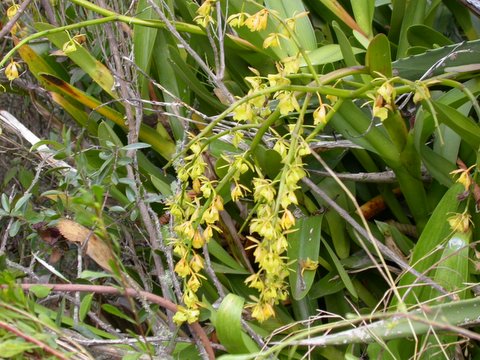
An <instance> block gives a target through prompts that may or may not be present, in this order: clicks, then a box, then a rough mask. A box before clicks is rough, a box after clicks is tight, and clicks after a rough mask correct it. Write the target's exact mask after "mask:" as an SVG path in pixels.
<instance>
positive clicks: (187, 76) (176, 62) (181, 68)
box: [169, 49, 226, 111]
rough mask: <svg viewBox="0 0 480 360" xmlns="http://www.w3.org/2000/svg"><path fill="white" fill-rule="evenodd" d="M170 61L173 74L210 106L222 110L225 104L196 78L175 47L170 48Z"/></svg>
mask: <svg viewBox="0 0 480 360" xmlns="http://www.w3.org/2000/svg"><path fill="white" fill-rule="evenodd" d="M169 54H170V56H171V57H170V59H169V60H170V63H171V65H172V68H173V69H174V70H175V74H176V75H177V76H178V77H179V78H180V79H181V80H182V81H183V82H184V83H185V84H186V86H187V87H188V88H189V89H190V90H191V91H193V92H194V93H195V94H196V95H197V96H198V97H199V98H200V99H202V100H204V101H205V102H206V103H207V104H208V105H210V106H211V107H212V108H214V109H216V110H218V111H223V110H225V108H226V107H225V105H223V104H222V103H221V102H220V101H218V100H217V98H215V97H214V96H213V95H212V93H211V91H210V90H208V89H207V87H206V86H205V85H204V84H203V83H202V82H200V81H199V80H198V78H197V75H196V74H195V73H194V72H193V71H192V69H191V66H190V65H188V64H187V63H186V62H185V60H184V59H183V58H182V57H181V56H180V54H178V51H175V49H172V50H170V52H169Z"/></svg>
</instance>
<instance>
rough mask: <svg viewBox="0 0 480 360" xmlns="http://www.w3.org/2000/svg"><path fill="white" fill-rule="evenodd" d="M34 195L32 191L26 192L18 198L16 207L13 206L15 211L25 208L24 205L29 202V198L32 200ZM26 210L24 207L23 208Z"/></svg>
mask: <svg viewBox="0 0 480 360" xmlns="http://www.w3.org/2000/svg"><path fill="white" fill-rule="evenodd" d="M31 196H32V194H31V193H26V194H24V195H23V196H22V197H21V198H20V199H18V200H17V202H16V203H15V207H14V208H13V211H14V212H17V211H21V210H22V208H24V205H25V204H26V203H27V201H28V200H30V197H31ZM23 210H24V209H23Z"/></svg>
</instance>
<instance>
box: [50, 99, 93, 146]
mask: <svg viewBox="0 0 480 360" xmlns="http://www.w3.org/2000/svg"><path fill="white" fill-rule="evenodd" d="M50 96H51V97H52V100H53V101H55V102H56V103H57V104H58V105H60V106H61V107H62V108H63V109H64V110H65V111H66V112H68V113H69V114H70V116H71V117H72V118H73V119H74V120H75V121H76V122H77V123H78V124H79V125H80V126H82V127H84V128H86V129H87V130H88V132H89V133H90V134H91V135H93V136H95V135H97V128H98V125H97V122H96V121H95V120H94V119H92V118H91V117H90V116H89V114H88V113H87V112H86V111H85V107H84V106H83V105H82V104H80V103H79V102H77V101H76V100H74V99H73V98H66V97H63V96H62V95H60V94H58V93H56V92H50Z"/></svg>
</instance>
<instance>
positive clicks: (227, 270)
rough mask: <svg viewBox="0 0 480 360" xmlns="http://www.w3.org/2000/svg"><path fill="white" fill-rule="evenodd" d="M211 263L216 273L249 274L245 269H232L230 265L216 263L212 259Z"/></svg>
mask: <svg viewBox="0 0 480 360" xmlns="http://www.w3.org/2000/svg"><path fill="white" fill-rule="evenodd" d="M211 263H212V268H213V270H214V271H215V273H217V274H241V275H249V274H250V273H249V272H248V271H247V270H245V269H241V270H240V269H232V268H231V267H228V266H225V265H223V264H218V263H216V262H214V261H212V262H211Z"/></svg>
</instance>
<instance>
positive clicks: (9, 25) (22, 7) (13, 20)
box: [0, 0, 32, 39]
mask: <svg viewBox="0 0 480 360" xmlns="http://www.w3.org/2000/svg"><path fill="white" fill-rule="evenodd" d="M31 2H32V0H25V1H24V2H23V3H22V5H20V8H19V9H18V10H17V13H16V14H15V15H13V17H12V18H11V19H10V20H9V21H8V22H7V23H6V24H5V25H4V26H3V28H2V29H1V30H0V39H3V37H4V36H5V35H7V34H8V33H9V32H10V30H12V28H13V26H14V25H15V23H16V22H17V20H18V19H19V18H20V16H22V14H23V13H24V11H25V9H26V8H27V6H28V5H30V3H31Z"/></svg>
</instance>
